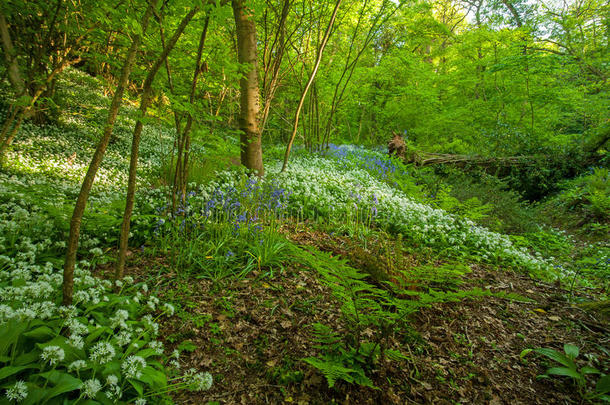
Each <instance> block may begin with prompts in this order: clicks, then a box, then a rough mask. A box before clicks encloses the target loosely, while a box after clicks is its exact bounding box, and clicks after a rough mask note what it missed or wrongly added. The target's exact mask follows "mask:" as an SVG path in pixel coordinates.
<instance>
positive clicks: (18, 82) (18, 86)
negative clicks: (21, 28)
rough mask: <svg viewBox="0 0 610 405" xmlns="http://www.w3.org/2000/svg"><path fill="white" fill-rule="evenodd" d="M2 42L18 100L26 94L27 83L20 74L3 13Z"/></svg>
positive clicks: (7, 69)
mask: <svg viewBox="0 0 610 405" xmlns="http://www.w3.org/2000/svg"><path fill="white" fill-rule="evenodd" d="M0 40H1V42H2V51H3V52H4V61H5V63H6V71H7V74H8V81H9V82H10V83H11V85H12V86H13V90H14V91H15V96H16V98H19V97H21V96H22V95H23V94H24V93H25V82H24V81H23V78H22V77H21V73H20V72H19V64H18V63H17V55H15V48H14V47H13V41H12V40H11V35H10V33H9V31H8V24H7V22H6V18H5V17H4V15H3V14H2V13H0Z"/></svg>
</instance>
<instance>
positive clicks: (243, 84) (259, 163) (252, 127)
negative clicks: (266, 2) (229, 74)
mask: <svg viewBox="0 0 610 405" xmlns="http://www.w3.org/2000/svg"><path fill="white" fill-rule="evenodd" d="M244 3H245V2H244V0H232V1H231V4H232V5H233V15H234V17H235V27H236V31H237V58H238V60H239V63H241V64H244V65H248V68H247V71H246V72H244V73H245V74H244V77H242V78H241V80H240V81H239V86H240V93H241V94H240V112H239V128H240V129H241V131H242V133H241V135H240V147H241V163H242V165H244V166H246V168H247V169H248V170H250V171H252V172H255V173H256V175H257V176H263V175H264V174H265V170H264V168H263V150H262V144H261V133H260V130H259V128H258V113H259V109H260V104H259V89H258V69H257V64H258V59H257V55H256V26H255V24H254V15H253V12H252V10H249V9H247V8H246V6H245V4H244Z"/></svg>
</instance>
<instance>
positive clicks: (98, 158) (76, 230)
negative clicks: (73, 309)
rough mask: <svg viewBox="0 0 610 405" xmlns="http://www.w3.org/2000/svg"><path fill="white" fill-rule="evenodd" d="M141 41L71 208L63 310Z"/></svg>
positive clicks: (144, 24)
mask: <svg viewBox="0 0 610 405" xmlns="http://www.w3.org/2000/svg"><path fill="white" fill-rule="evenodd" d="M156 5H157V0H150V3H149V5H148V7H147V9H146V11H145V13H144V16H143V17H142V23H141V25H142V32H146V28H147V27H148V21H149V20H150V17H151V16H152V14H153V11H154V8H155V7H156ZM141 41H142V38H141V37H140V35H137V34H136V35H134V38H133V41H132V43H131V46H130V47H129V51H128V52H127V57H126V58H125V62H124V64H123V69H122V70H121V76H120V78H119V83H118V84H117V88H116V91H115V92H114V96H113V97H112V102H111V104H110V109H109V110H108V117H107V118H106V124H105V125H104V131H103V133H102V137H101V138H100V141H99V143H98V144H97V148H96V149H95V152H94V154H93V157H92V158H91V163H90V164H89V169H88V170H87V174H86V175H85V178H84V179H83V184H82V185H81V189H80V193H79V194H78V198H77V200H76V204H75V206H74V212H73V213H72V219H71V220H70V235H69V237H68V247H67V251H66V259H65V263H64V280H63V304H64V305H66V306H67V305H71V304H72V295H73V292H74V267H75V265H76V252H77V250H78V239H79V236H80V227H81V221H82V219H83V214H84V213H85V208H86V206H87V200H88V199H89V192H90V191H91V187H92V186H93V181H94V180H95V175H96V174H97V170H98V169H99V167H100V165H101V163H102V159H103V158H104V154H105V153H106V148H107V147H108V142H109V141H110V137H111V136H112V131H113V129H114V123H115V121H116V118H117V115H118V112H119V107H120V106H121V103H122V101H123V92H124V91H125V87H126V86H127V83H128V81H129V75H130V74H131V69H132V67H133V65H134V62H135V59H136V53H137V51H138V49H139V47H140V43H141Z"/></svg>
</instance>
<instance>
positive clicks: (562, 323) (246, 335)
mask: <svg viewBox="0 0 610 405" xmlns="http://www.w3.org/2000/svg"><path fill="white" fill-rule="evenodd" d="M287 234H288V237H289V238H290V239H292V240H293V241H294V242H295V243H298V244H303V245H313V246H316V247H317V248H319V249H320V250H324V251H331V252H333V253H336V254H344V255H346V256H348V257H349V255H350V253H349V252H350V249H352V248H353V246H351V245H353V244H355V243H356V242H353V241H350V238H347V237H333V236H331V235H328V234H324V233H323V232H314V231H305V230H301V231H296V230H295V229H289V230H288V231H287ZM364 251H368V252H369V253H370V254H371V255H373V256H374V257H375V258H376V260H377V261H379V262H383V257H380V256H379V252H376V251H375V243H374V241H373V242H371V243H370V245H369V247H368V248H367V249H364ZM387 251H388V252H389V251H392V252H393V250H391V249H390V250H387ZM365 253H366V252H365ZM366 261H367V260H366V259H365V260H364V262H366ZM414 261H417V259H416V258H414V257H413V256H409V255H408V254H404V255H402V256H401V258H400V260H399V262H400V263H402V265H404V264H405V263H411V262H414ZM352 262H353V263H351V264H352V265H353V266H357V265H362V260H358V259H357V258H354V260H352ZM150 264H151V263H148V264H147V266H150ZM365 264H366V263H365ZM469 266H470V268H471V270H472V271H471V272H470V273H468V274H467V275H466V276H465V280H464V282H465V283H464V284H463V285H462V286H461V288H462V289H469V288H472V287H479V288H483V289H489V290H491V291H494V292H498V291H505V292H511V293H517V294H519V295H521V296H523V297H526V298H529V299H531V300H532V301H531V302H529V301H528V302H526V301H523V300H508V299H503V298H489V297H485V298H480V299H467V300H464V301H460V302H451V303H443V304H438V305H435V306H433V307H431V308H424V309H422V310H421V311H420V312H418V313H417V314H416V315H415V316H414V317H413V318H412V319H410V322H409V325H410V328H408V329H406V330H401V331H399V332H397V333H396V335H395V336H392V342H393V345H394V347H395V348H398V349H400V350H401V351H402V352H403V354H405V355H406V356H407V357H408V358H409V360H404V361H401V362H396V361H394V362H390V361H385V360H384V361H381V362H380V363H379V364H376V365H375V367H374V369H372V370H370V372H369V375H370V377H371V379H372V380H373V382H374V384H375V385H376V386H377V387H378V388H379V389H370V388H363V387H359V386H356V385H350V384H347V383H344V382H341V381H339V382H337V384H336V385H335V387H334V388H333V389H329V388H328V386H327V383H326V380H325V378H324V376H323V375H322V374H320V373H319V372H317V371H316V370H314V369H312V368H311V367H310V366H309V365H308V364H306V363H305V362H303V361H302V359H303V358H305V357H307V356H312V355H315V354H316V353H317V349H316V348H315V343H314V342H313V340H312V329H311V327H310V325H312V324H313V323H315V322H323V323H325V324H327V325H335V327H336V329H338V330H341V328H342V327H343V325H342V321H341V319H342V318H341V312H340V309H339V306H338V304H337V302H336V301H335V300H334V299H333V297H332V295H331V294H330V291H329V290H328V288H327V287H326V286H324V285H323V284H321V283H320V282H318V278H317V273H316V272H315V271H314V270H311V269H306V268H303V266H301V265H300V264H299V263H292V264H291V265H289V266H288V267H287V268H286V269H285V271H284V272H283V273H282V274H280V275H278V276H276V277H275V278H274V279H273V280H268V279H258V278H257V276H258V274H257V273H256V272H254V273H251V274H250V275H249V276H248V277H247V278H245V279H243V280H241V281H237V282H231V283H228V284H226V285H224V286H219V285H218V284H214V283H212V282H210V281H208V280H202V279H196V278H190V279H188V280H186V281H184V280H182V281H180V280H176V279H175V277H174V276H173V275H172V274H169V275H168V274H165V275H164V276H162V277H161V278H160V281H159V282H158V286H159V288H160V294H159V295H161V296H166V298H170V299H173V300H176V299H178V300H179V302H180V303H181V307H182V310H181V311H178V313H177V315H176V316H174V317H173V318H170V319H168V320H166V321H165V322H164V323H163V325H162V333H161V335H162V337H163V339H164V340H165V343H166V346H167V347H168V348H174V347H177V346H178V344H179V343H180V342H182V341H185V340H186V341H187V342H190V343H188V345H186V346H185V345H184V343H183V344H182V346H181V348H182V349H183V358H182V362H183V363H184V364H183V367H184V368H189V367H195V368H197V369H201V370H205V371H209V372H211V373H212V375H213V376H214V380H215V382H214V385H213V387H212V389H211V390H210V391H207V392H204V393H190V392H182V393H180V394H177V395H176V396H175V397H174V400H175V401H176V403H179V404H206V403H210V402H211V403H218V404H328V403H337V404H427V403H430V404H455V403H464V404H572V403H582V402H583V401H582V397H581V395H580V393H579V392H578V389H577V388H576V387H575V386H574V385H573V384H572V383H571V382H570V381H569V380H568V379H567V378H552V379H540V378H537V376H538V375H540V374H543V373H544V371H545V370H546V368H547V367H549V366H553V364H551V363H550V362H549V360H548V359H545V358H541V357H540V356H538V355H536V354H534V353H530V354H529V355H527V356H525V357H524V358H521V357H520V354H521V352H522V351H523V350H524V349H527V348H536V347H550V348H555V349H557V350H562V347H563V344H564V343H573V344H575V345H577V346H578V347H579V348H580V352H581V356H579V359H581V361H580V362H579V364H580V365H581V366H582V365H585V364H590V365H592V366H595V367H597V368H598V369H606V370H607V369H608V368H609V367H610V359H609V358H608V350H609V348H610V327H609V325H608V320H607V319H605V318H600V317H599V315H595V314H592V313H589V312H586V311H585V310H583V309H581V308H580V307H579V306H577V305H575V304H571V303H570V302H569V301H568V299H567V296H568V292H567V291H564V290H562V289H561V288H560V287H558V286H557V285H554V284H549V283H544V282H540V281H537V280H533V279H531V278H529V277H528V276H525V275H522V274H517V273H513V272H509V271H503V270H498V269H492V268H487V267H485V266H481V265H477V264H471V265H469ZM141 269H142V263H139V264H134V265H132V267H131V268H130V270H131V274H133V275H135V276H136V277H139V278H141V277H142V270H141ZM139 274H140V275H139ZM583 298H585V297H583ZM571 302H574V300H572V301H571ZM185 348H186V350H184V349H185ZM590 385H591V384H590Z"/></svg>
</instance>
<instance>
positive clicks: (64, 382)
mask: <svg viewBox="0 0 610 405" xmlns="http://www.w3.org/2000/svg"><path fill="white" fill-rule="evenodd" d="M40 376H41V377H43V378H46V379H48V380H49V381H50V382H52V383H53V384H54V386H53V387H52V388H51V389H50V390H48V391H47V393H46V395H45V398H46V399H47V400H49V399H51V398H54V397H56V396H58V395H61V394H63V393H66V392H70V391H74V390H77V389H80V387H81V386H82V385H83V382H82V381H81V380H79V379H78V378H75V377H72V376H71V375H70V374H68V373H63V372H61V371H58V370H52V371H49V372H47V373H41V374H40Z"/></svg>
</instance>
